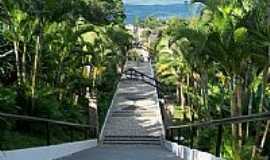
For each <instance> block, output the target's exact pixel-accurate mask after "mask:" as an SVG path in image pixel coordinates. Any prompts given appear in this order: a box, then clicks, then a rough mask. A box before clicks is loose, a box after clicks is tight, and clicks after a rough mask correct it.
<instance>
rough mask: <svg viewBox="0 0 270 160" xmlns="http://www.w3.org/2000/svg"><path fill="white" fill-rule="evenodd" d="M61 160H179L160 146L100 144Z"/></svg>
mask: <svg viewBox="0 0 270 160" xmlns="http://www.w3.org/2000/svg"><path fill="white" fill-rule="evenodd" d="M59 160H177V157H176V156H175V155H174V154H173V153H171V152H168V151H166V150H164V149H162V148H161V147H160V146H124V145H119V146H112V145H111V146H99V147H96V148H92V149H89V150H85V151H82V152H79V153H76V154H74V155H72V156H69V157H66V158H62V159H59Z"/></svg>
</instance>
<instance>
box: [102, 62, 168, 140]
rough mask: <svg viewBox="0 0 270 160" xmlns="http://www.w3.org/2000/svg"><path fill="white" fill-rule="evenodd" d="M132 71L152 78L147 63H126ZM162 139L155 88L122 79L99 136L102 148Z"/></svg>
mask: <svg viewBox="0 0 270 160" xmlns="http://www.w3.org/2000/svg"><path fill="white" fill-rule="evenodd" d="M129 68H134V69H136V70H138V71H140V72H142V73H144V74H146V75H148V76H150V77H153V72H152V67H151V64H150V63H148V62H140V63H138V62H134V61H129V62H127V64H126V67H125V69H126V70H127V69H129ZM163 138H164V128H163V124H162V118H161V112H160V108H159V102H158V95H157V91H156V88H155V87H153V86H151V85H149V84H146V83H144V82H143V81H140V80H130V79H127V77H126V76H125V75H123V76H122V79H121V81H120V83H119V84H118V88H117V90H116V93H115V95H114V99H113V102H112V104H111V106H110V110H109V112H108V115H107V117H106V120H105V125H104V126H103V129H102V133H101V137H100V139H101V143H102V144H106V145H115V144H117V145H122V144H123V145H161V143H162V140H163Z"/></svg>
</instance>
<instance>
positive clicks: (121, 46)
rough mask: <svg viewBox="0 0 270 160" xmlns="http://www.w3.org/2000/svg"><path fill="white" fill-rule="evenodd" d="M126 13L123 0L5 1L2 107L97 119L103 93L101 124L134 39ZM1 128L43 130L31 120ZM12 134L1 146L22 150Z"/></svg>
mask: <svg viewBox="0 0 270 160" xmlns="http://www.w3.org/2000/svg"><path fill="white" fill-rule="evenodd" d="M124 18H125V16H124V13H123V3H122V1H120V0H44V1H40V0H22V1H21V0H20V1H18V0H0V103H1V104H0V112H6V113H15V114H24V115H31V116H37V117H46V118H50V119H55V120H62V121H70V122H77V123H85V124H86V123H95V122H88V121H89V115H90V116H91V114H92V113H88V108H89V104H90V102H89V101H90V99H93V98H97V104H98V112H99V113H100V116H99V118H100V121H101V122H102V121H103V119H104V116H105V114H106V112H107V107H108V106H109V102H110V100H111V97H112V94H113V91H114V88H115V84H116V81H117V80H118V74H119V73H120V71H121V67H122V66H123V63H124V60H125V54H126V52H127V50H128V48H129V44H130V42H131V35H129V34H128V32H127V31H126V29H125V27H124V24H123V21H124ZM0 126H1V128H2V127H4V128H7V126H9V128H10V129H12V130H15V131H17V133H16V134H20V132H21V131H22V128H28V131H29V130H30V131H31V135H36V136H39V135H42V132H41V133H40V131H39V129H38V128H37V127H36V126H35V125H32V124H29V123H20V124H18V123H15V122H13V121H10V120H7V119H0ZM31 126H33V127H31ZM34 128H36V129H34ZM40 130H43V129H40ZM24 133H30V132H24ZM55 133H57V130H56V131H55ZM64 133H65V131H64V130H63V131H62V132H60V136H58V138H59V137H65V136H63V135H62V134H64ZM22 134H23V133H22ZM5 135H8V134H1V146H2V147H4V148H14V147H23V146H20V144H19V143H20V142H19V141H20V140H19V139H18V142H16V143H17V144H18V146H13V145H14V144H11V146H8V144H9V142H5V140H7V141H8V139H10V137H11V136H10V135H8V136H5ZM43 135H44V134H43ZM22 136H23V135H21V136H16V137H22ZM27 138H29V139H30V140H28V141H30V142H31V137H27V135H26V139H27ZM3 139H4V140H3ZM22 139H24V138H22ZM63 139H64V138H63ZM34 141H35V140H34V139H33V142H34ZM5 145H7V146H5Z"/></svg>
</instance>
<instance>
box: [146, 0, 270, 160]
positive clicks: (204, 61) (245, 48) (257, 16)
mask: <svg viewBox="0 0 270 160" xmlns="http://www.w3.org/2000/svg"><path fill="white" fill-rule="evenodd" d="M206 4H207V6H206V8H205V9H204V11H203V13H202V14H201V16H200V17H198V18H197V17H196V18H193V19H190V20H182V19H178V18H172V19H170V20H168V21H167V23H166V25H165V26H166V27H165V26H162V25H161V24H163V23H164V22H162V21H161V22H160V24H158V25H156V26H157V28H156V31H159V36H158V37H157V39H156V40H155V41H154V42H155V43H154V44H152V45H148V46H150V49H151V51H152V53H153V54H154V56H155V62H156V63H155V68H156V73H157V77H158V79H159V80H160V81H161V82H163V83H165V84H167V85H168V86H172V87H174V88H175V90H174V92H173V93H169V95H170V96H171V97H173V98H174V102H171V103H173V105H174V106H175V113H174V116H175V117H176V118H177V119H176V121H175V122H174V123H175V124H182V123H185V122H190V121H206V120H211V119H217V118H224V117H230V116H241V115H247V114H252V113H260V112H265V111H268V110H270V97H269V94H270V85H269V77H270V76H269V74H270V71H269V65H270V55H269V47H270V46H269V34H270V32H269V31H270V25H269V24H270V22H269V17H268V16H269V15H268V10H267V9H268V8H267V1H263V0H262V1H257V0H230V1H226V0H224V1H215V0H213V1H211V0H209V1H208V2H207V3H206ZM150 20H151V19H150ZM154 23H155V24H156V23H157V20H153V21H152V22H149V19H148V20H147V21H146V22H145V24H144V25H143V26H145V27H149V28H150V26H148V24H154ZM161 27H162V29H160V28H161ZM165 28H166V29H165ZM148 31H151V32H153V29H148ZM148 31H147V32H148ZM149 35H151V33H147V34H144V36H146V38H145V39H147V36H149ZM173 95H175V96H173ZM188 134H190V133H188ZM216 135H217V133H216V129H213V128H211V129H198V130H197V131H196V138H195V147H197V148H200V149H203V150H207V151H211V152H213V153H214V151H215V143H216V138H213V137H215V136H216ZM224 137H225V138H224V141H223V152H222V153H223V154H222V156H223V157H225V158H226V159H231V160H240V159H242V160H246V159H262V155H265V154H266V153H269V152H270V145H269V144H270V140H269V122H268V123H267V124H266V123H265V122H261V123H249V124H234V125H232V126H229V125H228V126H224Z"/></svg>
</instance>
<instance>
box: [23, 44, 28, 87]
mask: <svg viewBox="0 0 270 160" xmlns="http://www.w3.org/2000/svg"><path fill="white" fill-rule="evenodd" d="M26 52H27V47H26V44H23V53H22V82H23V83H24V84H25V83H26Z"/></svg>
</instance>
